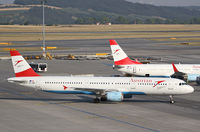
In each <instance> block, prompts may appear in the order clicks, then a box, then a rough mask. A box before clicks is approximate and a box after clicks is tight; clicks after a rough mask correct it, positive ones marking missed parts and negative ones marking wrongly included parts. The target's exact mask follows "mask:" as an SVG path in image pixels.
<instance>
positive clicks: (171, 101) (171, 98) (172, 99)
mask: <svg viewBox="0 0 200 132" xmlns="http://www.w3.org/2000/svg"><path fill="white" fill-rule="evenodd" d="M169 102H170V104H174V98H173V95H170V96H169Z"/></svg>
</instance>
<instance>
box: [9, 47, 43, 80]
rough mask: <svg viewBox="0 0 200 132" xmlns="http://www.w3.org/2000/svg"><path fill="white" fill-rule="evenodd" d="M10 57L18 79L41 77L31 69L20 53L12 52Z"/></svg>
mask: <svg viewBox="0 0 200 132" xmlns="http://www.w3.org/2000/svg"><path fill="white" fill-rule="evenodd" d="M10 55H11V59H12V64H13V68H14V72H15V76H16V77H31V76H40V75H38V74H37V73H36V72H35V71H34V70H33V69H32V68H31V67H30V65H29V64H28V63H27V61H26V60H25V59H24V58H23V56H22V55H21V54H20V53H19V52H18V51H16V50H10Z"/></svg>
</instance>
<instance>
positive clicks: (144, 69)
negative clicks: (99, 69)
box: [110, 40, 200, 81]
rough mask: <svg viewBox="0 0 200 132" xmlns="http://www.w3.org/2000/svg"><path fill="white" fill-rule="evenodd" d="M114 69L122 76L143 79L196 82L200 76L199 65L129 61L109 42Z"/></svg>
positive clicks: (112, 41)
mask: <svg viewBox="0 0 200 132" xmlns="http://www.w3.org/2000/svg"><path fill="white" fill-rule="evenodd" d="M110 47H111V51H112V55H113V58H114V68H115V69H117V70H118V71H120V72H122V73H123V74H127V75H135V76H145V77H175V78H179V79H184V80H187V81H197V77H199V76H200V65H199V64H142V63H140V62H138V61H134V60H131V59H130V58H129V57H128V56H127V55H126V53H125V52H124V51H123V50H122V48H121V47H120V46H119V45H118V43H117V42H116V41H115V40H110Z"/></svg>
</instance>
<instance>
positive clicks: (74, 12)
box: [0, 0, 200, 24]
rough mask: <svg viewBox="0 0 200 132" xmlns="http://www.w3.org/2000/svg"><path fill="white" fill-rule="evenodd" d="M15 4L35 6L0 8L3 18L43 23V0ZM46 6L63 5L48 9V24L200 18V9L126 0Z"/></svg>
mask: <svg viewBox="0 0 200 132" xmlns="http://www.w3.org/2000/svg"><path fill="white" fill-rule="evenodd" d="M14 3H15V4H18V5H23V6H24V7H29V8H30V6H29V5H35V6H31V8H30V9H29V10H24V11H20V12H15V13H13V14H12V11H4V12H3V13H2V11H1V10H0V13H2V14H4V15H1V16H0V20H2V19H3V18H4V21H3V22H4V23H6V22H7V23H10V24H12V23H20V24H23V23H30V24H40V23H41V17H42V16H41V15H42V13H41V12H42V10H41V7H38V5H39V6H40V5H41V2H40V0H15V2H14ZM36 5H37V6H36ZM46 5H49V6H55V7H59V9H57V8H46V9H45V14H46V22H47V24H73V23H78V24H90V23H96V22H101V23H106V22H112V23H191V21H192V19H198V18H200V10H198V8H186V7H166V6H153V5H147V4H139V3H131V2H127V1H125V0H48V1H47V3H46ZM10 8H11V7H10ZM6 14H8V15H6ZM5 18H6V19H5ZM1 22H2V21H1ZM197 22H198V21H197Z"/></svg>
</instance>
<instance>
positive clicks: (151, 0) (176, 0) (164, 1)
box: [0, 0, 200, 6]
mask: <svg viewBox="0 0 200 132" xmlns="http://www.w3.org/2000/svg"><path fill="white" fill-rule="evenodd" d="M13 1H14V0H0V4H10V3H12V2H13ZM126 1H131V2H139V3H145V4H152V5H158V6H160V5H162V6H200V0H126Z"/></svg>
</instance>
